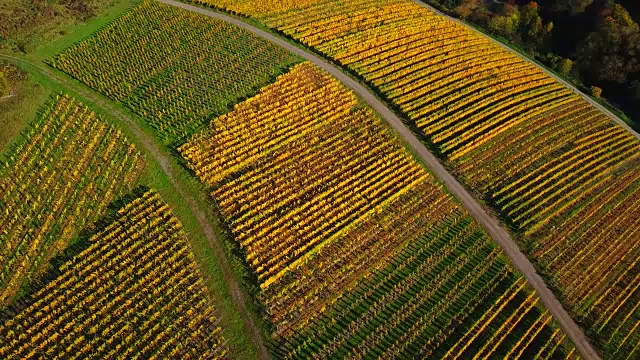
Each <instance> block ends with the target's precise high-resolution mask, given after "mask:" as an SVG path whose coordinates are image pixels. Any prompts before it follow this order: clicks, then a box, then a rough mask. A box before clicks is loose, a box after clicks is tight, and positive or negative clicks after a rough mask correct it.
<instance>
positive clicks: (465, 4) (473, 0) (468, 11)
mask: <svg viewBox="0 0 640 360" xmlns="http://www.w3.org/2000/svg"><path fill="white" fill-rule="evenodd" d="M477 7H478V0H463V1H462V2H461V3H460V5H458V6H457V7H456V8H455V9H454V11H455V13H456V14H458V16H460V18H462V19H467V18H468V17H470V16H471V15H472V14H473V12H474V11H475V10H476V9H477Z"/></svg>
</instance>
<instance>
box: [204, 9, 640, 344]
mask: <svg viewBox="0 0 640 360" xmlns="http://www.w3.org/2000/svg"><path fill="white" fill-rule="evenodd" d="M205 3H206V4H209V5H214V6H219V7H221V8H224V9H226V10H229V11H232V12H237V13H242V14H246V15H250V16H254V17H256V18H257V19H259V20H260V21H262V22H264V23H265V24H267V25H268V26H270V27H272V28H274V29H277V30H278V31H280V32H282V33H283V34H285V35H287V36H290V37H291V38H293V39H295V40H297V41H299V42H301V43H302V44H305V45H306V46H310V47H313V48H314V49H316V51H318V52H320V53H322V54H324V55H325V56H326V57H327V58H330V59H332V60H333V61H335V62H336V63H338V64H340V65H341V66H343V67H345V68H347V69H349V70H350V71H351V72H353V73H355V74H357V75H358V76H359V77H360V78H362V79H363V80H364V81H366V83H367V84H368V85H370V86H371V87H372V88H373V89H375V91H377V92H379V94H380V95H382V96H383V97H384V98H385V99H387V100H388V101H389V102H390V103H391V104H392V105H393V106H394V107H395V108H396V110H397V111H398V112H399V113H400V114H402V115H403V116H405V117H406V118H407V120H408V121H409V124H410V125H411V126H412V127H413V129H414V131H415V132H416V133H417V134H418V135H419V136H421V137H422V138H423V139H424V141H425V143H426V144H427V145H428V146H430V147H431V148H432V149H433V150H434V151H435V152H437V153H438V154H440V156H441V157H442V158H443V159H444V160H446V161H447V163H448V165H449V166H450V167H451V168H452V170H453V171H454V173H456V174H457V175H458V176H459V178H460V179H462V180H464V182H465V183H466V184H467V186H469V187H470V188H471V189H472V190H473V191H475V192H476V194H477V196H479V197H481V198H483V199H484V200H485V201H486V202H487V203H489V204H491V206H492V207H493V208H494V209H495V211H496V212H498V213H499V214H500V215H501V217H502V218H503V219H504V221H505V222H507V223H508V224H510V225H511V226H512V229H513V232H514V233H516V234H518V235H519V236H520V237H521V241H520V244H521V246H522V248H523V249H524V250H525V251H526V252H527V253H528V254H529V257H530V259H532V261H533V262H534V263H536V265H537V267H538V269H539V270H541V271H542V272H543V273H544V274H546V275H547V276H549V277H550V278H551V279H553V284H554V287H556V289H557V291H558V293H559V294H560V296H561V298H562V299H563V300H564V302H565V304H567V305H568V306H569V307H570V308H571V309H572V311H573V312H574V316H575V317H576V318H577V319H579V320H580V321H581V322H583V323H584V324H585V326H586V327H587V328H588V329H590V331H589V332H590V333H591V334H592V337H594V338H595V339H597V340H598V341H600V342H602V348H603V349H614V352H615V351H619V350H620V348H619V347H620V346H623V347H625V349H626V350H622V351H623V353H626V354H629V355H630V354H631V353H633V352H634V349H635V346H634V345H635V344H637V343H638V341H634V340H633V339H639V336H640V332H638V330H637V326H635V325H636V324H634V322H633V320H632V319H633V318H634V316H637V315H634V314H637V313H638V311H639V309H638V308H637V307H635V306H633V304H637V303H638V300H639V299H640V298H638V296H640V292H638V287H637V286H638V278H637V277H636V276H635V274H637V273H638V270H637V269H636V268H635V263H636V262H635V261H634V259H637V258H638V247H637V244H638V243H639V242H640V236H638V235H637V233H636V231H637V226H638V221H639V220H640V217H639V216H638V215H637V214H638V212H637V211H635V209H637V206H638V205H637V202H636V200H637V199H638V196H639V194H640V193H638V192H636V190H635V189H636V188H637V187H638V186H639V185H640V183H639V182H638V181H637V178H636V176H635V174H636V172H637V169H638V156H639V154H640V152H639V151H638V150H640V142H639V141H638V138H636V137H635V136H634V135H632V134H630V133H629V132H628V131H626V130H625V129H623V128H622V127H620V125H618V124H616V123H615V122H614V121H613V120H612V119H611V118H610V117H609V116H608V115H607V114H605V113H602V112H601V111H600V110H599V109H597V108H596V107H594V106H593V105H591V104H590V103H589V102H587V101H585V100H584V99H583V98H582V97H581V96H579V95H577V94H575V93H574V92H573V91H571V90H570V89H568V88H566V87H565V86H564V85H563V84H561V83H559V82H558V81H556V80H555V79H554V78H552V77H550V76H549V75H547V74H546V73H545V72H543V71H542V70H540V69H539V68H538V67H537V66H535V65H533V64H531V63H529V62H527V61H524V60H522V59H521V58H520V57H519V56H518V55H516V54H513V53H511V52H509V51H506V50H505V49H503V48H502V47H500V46H498V45H496V44H494V43H493V42H492V41H491V40H489V39H487V38H485V37H483V36H480V35H478V34H477V33H475V32H473V31H471V30H469V29H467V28H465V27H464V26H461V25H459V24H457V23H454V22H452V21H450V20H447V19H445V18H443V17H441V16H439V15H437V14H435V13H434V12H432V11H431V10H429V9H427V8H424V7H422V6H420V5H418V4H416V3H414V2H411V1H405V0H395V1H367V0H361V1H352V2H349V3H342V2H335V1H332V0H318V1H307V2H305V3H300V2H291V3H287V2H279V3H278V6H272V5H271V4H270V3H263V6H255V5H254V4H252V3H249V2H246V1H242V0H237V1H215V0H214V1H209V0H208V1H205ZM346 13H349V14H352V16H350V17H346V16H344V14H346ZM596 196H602V199H600V200H596V199H594V198H595V197H596ZM618 209H620V210H618ZM622 209H624V210H622ZM610 217H611V218H615V219H616V221H615V222H610V221H609V222H607V221H606V220H605V219H607V218H610ZM599 221H602V222H606V223H607V225H608V226H607V227H604V228H603V227H602V225H600V224H599V223H598V222H599ZM605 239H606V241H605ZM629 239H632V240H633V241H629ZM584 249H587V250H588V251H585V250H584ZM605 255H606V256H605ZM594 263H596V264H598V266H597V267H595V266H594ZM596 269H597V273H598V274H599V276H597V277H596V279H598V281H597V282H595V283H594V282H593V281H590V280H589V278H585V277H583V276H582V275H581V274H585V273H590V274H592V273H593V271H596ZM611 289H617V290H616V291H611ZM614 294H616V295H614ZM606 304H612V305H611V306H608V305H606ZM625 329H626V330H625ZM612 333H613V334H615V335H614V336H611V334H612ZM622 334H624V335H622ZM615 344H617V345H615Z"/></svg>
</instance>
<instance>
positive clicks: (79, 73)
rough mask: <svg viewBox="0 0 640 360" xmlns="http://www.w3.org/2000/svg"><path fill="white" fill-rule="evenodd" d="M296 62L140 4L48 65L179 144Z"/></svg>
mask: <svg viewBox="0 0 640 360" xmlns="http://www.w3.org/2000/svg"><path fill="white" fill-rule="evenodd" d="M296 61H297V60H296V59H295V58H294V57H293V56H291V55H290V54H289V53H288V52H286V51H285V50H283V49H281V48H279V47H276V46H274V45H272V44H270V43H269V42H267V41H265V40H262V39H260V38H258V37H256V36H254V35H252V34H250V33H249V32H246V31H244V30H241V29H239V28H237V27H234V26H233V25H229V24H227V23H225V22H222V21H217V20H213V19H210V18H208V17H206V16H200V15H197V14H193V13H191V12H188V11H183V10H180V9H177V8H175V7H171V6H167V5H164V4H159V3H157V2H152V1H147V0H145V1H143V2H142V3H141V4H140V5H139V6H137V7H136V8H135V9H134V10H132V11H130V12H128V13H127V14H125V15H124V16H122V17H121V18H119V19H118V20H116V21H114V22H113V23H111V24H109V25H107V26H106V27H105V28H104V29H102V30H101V31H99V32H97V33H96V34H93V36H91V37H89V38H87V39H85V40H83V41H81V42H79V43H77V44H75V45H73V46H71V47H70V48H69V49H67V50H65V51H63V52H62V53H60V54H58V55H57V56H55V57H54V58H53V59H51V60H50V62H49V63H50V65H51V66H53V67H55V68H57V69H60V70H62V71H64V72H66V73H68V74H69V75H71V76H73V77H75V78H77V79H78V80H80V81H82V82H83V83H85V84H86V85H88V86H89V87H92V88H94V89H96V90H98V91H99V92H101V93H102V94H104V95H106V96H108V97H110V98H111V99H114V100H117V101H121V102H123V103H124V104H125V105H127V106H128V107H129V108H131V109H132V110H133V111H134V112H136V113H138V114H139V115H141V116H142V117H143V118H144V119H145V120H146V121H147V122H148V123H149V124H150V125H151V126H153V127H154V128H155V129H156V130H157V131H158V135H159V136H160V137H161V138H162V139H163V140H165V141H168V142H172V143H175V142H178V143H181V142H180V141H181V140H183V139H185V138H186V137H187V136H189V135H192V134H193V133H195V132H196V131H197V130H199V129H200V128H202V126H204V125H206V124H207V123H208V120H209V119H210V118H211V117H212V116H218V115H222V114H223V113H225V112H227V111H228V110H229V109H230V108H231V107H232V106H233V105H234V104H235V103H237V102H238V101H240V100H242V99H244V98H246V97H248V96H251V95H253V94H254V93H255V91H257V90H258V89H259V88H260V87H262V86H264V85H267V84H268V83H270V82H271V81H272V80H273V79H274V78H275V77H276V76H277V75H279V74H280V73H281V72H282V71H285V70H287V69H288V68H289V66H290V65H292V64H293V63H295V62H296Z"/></svg>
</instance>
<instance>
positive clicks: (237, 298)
mask: <svg viewBox="0 0 640 360" xmlns="http://www.w3.org/2000/svg"><path fill="white" fill-rule="evenodd" d="M0 59H5V60H8V61H11V62H13V63H18V64H23V65H28V66H29V67H31V68H33V69H35V70H37V71H38V72H40V73H41V74H42V75H44V76H46V77H48V78H49V79H51V80H53V81H55V82H57V83H59V84H62V85H64V86H65V87H67V88H69V89H71V90H73V91H75V92H77V93H78V94H80V95H82V96H84V97H85V98H87V99H89V100H91V101H93V102H94V103H95V104H96V105H98V106H100V107H101V108H102V109H103V110H105V111H107V112H108V113H109V114H111V115H113V116H115V117H117V118H119V119H121V120H123V121H124V122H125V123H126V124H127V125H128V127H129V129H130V130H131V132H132V133H133V134H134V135H135V136H136V137H137V138H138V140H139V141H140V143H141V144H142V145H143V146H144V147H145V148H146V149H147V151H148V152H149V154H150V155H151V156H152V157H153V158H154V159H155V160H156V161H157V162H158V164H159V165H160V167H161V168H162V171H163V172H164V173H165V174H166V175H167V178H168V179H169V181H170V182H171V185H172V186H173V187H174V188H175V189H176V191H177V192H178V194H179V195H180V197H182V198H183V199H184V200H185V203H186V204H187V206H189V208H190V209H191V212H192V213H193V214H194V215H195V216H196V219H197V220H198V224H199V226H200V228H201V229H202V232H203V233H204V235H205V236H206V238H207V241H208V243H209V247H211V249H212V251H213V254H214V256H215V261H216V263H217V265H218V267H220V269H222V273H223V276H224V280H225V282H226V283H227V285H228V286H229V292H230V293H231V297H232V300H233V303H234V305H235V307H236V310H237V311H238V313H239V314H240V316H241V318H242V321H243V323H244V326H245V328H246V329H247V330H248V331H249V338H250V339H251V342H252V343H253V346H254V347H255V349H256V353H257V354H258V356H259V358H260V359H269V358H270V356H269V351H268V350H267V347H266V346H265V343H264V339H263V336H262V332H261V330H260V328H259V326H258V325H257V324H256V322H255V320H254V319H253V315H252V314H251V312H250V311H249V310H248V309H247V306H246V304H248V303H249V302H250V299H248V298H247V296H246V295H245V292H243V291H242V289H241V288H240V284H238V282H237V281H236V279H235V278H234V276H233V272H232V270H231V265H230V264H229V261H228V260H227V254H226V252H225V250H224V245H223V243H222V240H221V239H218V238H217V237H216V233H215V231H214V230H213V227H211V223H212V221H211V220H210V219H209V216H210V215H209V214H208V212H207V211H206V210H204V209H201V208H200V207H199V206H198V204H197V202H196V201H195V199H194V198H193V197H192V196H191V195H190V194H188V193H187V192H186V191H185V190H184V189H183V188H182V186H181V183H180V180H178V178H177V177H176V174H175V170H174V169H175V166H177V165H175V160H173V159H171V156H170V155H168V154H166V153H165V152H163V151H162V150H161V149H160V147H159V146H158V145H157V144H156V142H155V140H154V139H153V138H152V137H151V136H149V135H147V134H146V133H144V131H142V129H141V128H140V125H138V123H137V122H136V121H135V120H134V119H132V118H131V117H129V116H128V115H127V114H125V113H123V112H122V111H120V110H118V109H117V108H115V107H114V106H113V105H112V104H111V103H110V102H109V101H105V100H103V99H101V98H100V97H99V96H98V95H97V94H96V93H94V92H93V91H90V90H87V89H86V88H83V87H81V86H78V85H77V84H75V83H74V82H73V81H71V80H70V79H69V78H66V77H62V76H60V75H58V74H57V73H55V72H54V71H52V70H51V69H49V68H46V67H42V66H39V65H37V64H34V63H32V62H29V61H25V60H22V59H20V58H17V57H13V56H8V55H3V54H0ZM202 196H203V197H206V196H207V195H206V194H205V193H202Z"/></svg>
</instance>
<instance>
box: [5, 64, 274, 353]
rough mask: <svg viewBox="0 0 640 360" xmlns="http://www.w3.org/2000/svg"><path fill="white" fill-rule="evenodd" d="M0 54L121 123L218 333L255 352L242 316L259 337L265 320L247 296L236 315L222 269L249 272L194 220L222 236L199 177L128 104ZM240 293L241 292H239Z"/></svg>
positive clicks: (240, 276) (239, 274)
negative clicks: (169, 214)
mask: <svg viewBox="0 0 640 360" xmlns="http://www.w3.org/2000/svg"><path fill="white" fill-rule="evenodd" d="M0 58H2V59H5V60H7V61H9V62H12V63H14V64H16V65H18V66H19V67H21V68H22V69H23V70H25V71H27V72H28V73H29V74H30V75H31V77H32V80H33V81H34V82H37V83H39V84H41V85H42V86H43V87H44V88H45V89H46V90H47V91H48V92H49V93H66V94H69V95H70V96H72V97H74V98H75V99H77V100H78V101H80V102H82V103H83V104H85V106H89V107H91V108H92V109H93V110H94V111H95V112H96V113H97V114H98V115H99V116H101V118H103V119H104V120H105V121H106V122H108V123H110V124H113V125H114V126H116V127H117V128H118V129H120V130H121V131H122V132H123V133H124V134H125V135H126V136H127V137H128V138H129V139H130V141H131V142H133V143H134V144H135V145H136V146H137V148H138V149H139V150H140V151H141V152H142V153H143V155H144V158H145V160H146V162H147V166H146V169H145V171H144V173H143V174H142V175H141V177H140V178H139V181H138V183H140V184H144V185H145V186H149V187H151V188H154V189H156V190H157V192H158V193H159V194H160V195H161V196H162V198H163V200H164V201H165V202H166V203H167V204H169V206H170V207H171V209H172V211H173V213H174V215H175V216H176V218H178V220H179V221H180V222H181V223H182V224H183V226H184V230H185V232H186V233H187V238H188V240H189V242H190V243H191V248H192V249H193V252H194V254H195V256H196V260H197V262H198V264H199V265H200V268H201V269H202V272H203V274H204V278H205V284H206V286H207V289H208V290H209V295H210V297H211V298H212V299H213V301H214V303H215V307H216V314H217V315H218V317H219V321H220V324H221V327H222V328H223V336H224V337H225V339H226V341H227V345H228V347H229V351H230V355H232V356H234V357H237V358H239V359H255V358H259V356H258V350H257V348H258V347H257V345H256V343H255V341H256V339H253V340H252V338H251V337H250V335H249V334H251V332H250V331H248V330H247V329H246V326H245V322H244V320H243V317H244V316H250V317H252V318H253V322H254V323H255V324H257V325H258V329H262V330H259V331H261V332H263V335H262V336H264V337H266V334H267V331H266V330H264V329H266V325H260V324H261V320H260V319H261V317H260V316H258V315H257V314H258V312H259V310H258V309H257V307H256V304H255V303H254V302H253V301H250V300H249V299H248V297H246V296H245V297H244V299H245V301H244V302H243V303H242V308H244V310H243V313H242V315H241V312H240V310H238V306H240V304H236V302H235V300H234V295H232V293H231V290H230V288H229V284H228V282H227V280H226V279H225V274H227V275H232V276H233V278H234V279H236V280H234V281H235V282H238V283H245V282H246V280H245V279H247V278H248V275H247V274H246V271H245V269H244V267H243V266H241V265H240V264H238V263H237V262H234V258H235V257H234V256H232V250H231V247H230V246H227V245H223V243H221V244H220V245H222V246H220V249H221V250H222V251H223V253H222V254H223V255H224V256H218V255H219V253H216V249H215V247H214V246H212V244H211V243H210V242H209V239H208V237H207V234H205V232H204V230H203V228H202V225H201V223H200V221H199V220H198V216H197V215H196V213H195V211H196V209H197V211H199V212H200V213H201V214H204V216H206V218H207V219H208V220H207V223H208V224H210V226H211V228H212V229H213V230H214V231H215V234H216V237H217V239H224V236H225V232H224V230H223V228H222V225H221V223H220V222H219V221H218V220H217V217H216V216H215V215H214V212H213V211H211V205H210V203H209V202H208V201H207V200H206V199H207V197H206V195H205V194H204V189H203V188H202V186H201V185H200V183H199V182H198V181H197V180H196V179H194V177H193V176H192V175H191V174H190V173H189V172H188V171H187V170H185V168H184V167H183V166H182V165H180V161H179V160H178V158H177V157H175V156H174V154H173V153H172V151H171V150H170V149H168V148H167V147H166V146H164V145H163V144H161V143H160V142H159V141H158V140H157V139H156V137H155V132H154V129H152V128H150V127H147V126H145V125H144V124H145V123H144V122H143V121H142V120H141V119H139V118H138V115H136V114H134V113H132V112H131V111H130V110H129V109H128V108H126V107H124V106H123V105H121V104H119V103H117V102H114V101H112V100H110V99H108V98H106V97H104V96H103V95H101V94H100V93H98V92H96V91H94V90H93V89H91V88H89V87H87V86H85V85H84V84H82V83H80V82H78V81H76V80H74V79H72V78H70V77H68V75H66V74H64V73H62V72H59V71H57V70H55V69H51V68H49V67H46V66H43V65H38V64H35V63H32V62H31V61H29V60H27V59H25V58H24V57H10V56H7V55H2V54H0ZM158 159H161V160H163V163H162V164H161V163H160V162H159V161H158ZM167 171H168V172H170V174H171V175H170V176H169V175H167ZM178 188H180V191H179V190H178ZM183 194H188V197H189V199H190V200H192V202H187V201H186V200H185V196H183ZM221 241H222V240H221ZM229 243H230V241H226V240H225V241H224V244H229ZM230 260H231V261H230ZM240 295H241V296H240V298H242V294H240ZM261 341H262V340H260V342H261Z"/></svg>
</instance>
